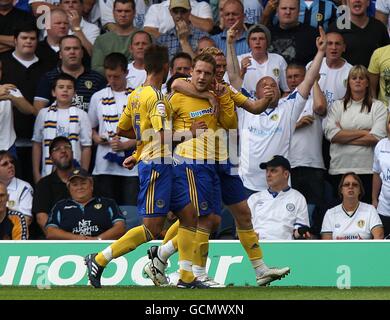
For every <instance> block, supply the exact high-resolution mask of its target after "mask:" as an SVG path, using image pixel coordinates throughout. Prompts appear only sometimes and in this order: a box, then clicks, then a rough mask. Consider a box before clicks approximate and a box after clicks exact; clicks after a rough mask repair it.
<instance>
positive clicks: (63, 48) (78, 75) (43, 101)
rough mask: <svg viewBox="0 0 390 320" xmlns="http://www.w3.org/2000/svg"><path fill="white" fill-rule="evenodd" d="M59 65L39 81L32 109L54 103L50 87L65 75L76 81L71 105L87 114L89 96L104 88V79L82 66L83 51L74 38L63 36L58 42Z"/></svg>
mask: <svg viewBox="0 0 390 320" xmlns="http://www.w3.org/2000/svg"><path fill="white" fill-rule="evenodd" d="M60 58H61V65H60V66H58V67H56V68H55V69H53V70H51V71H49V72H47V73H46V74H45V75H44V76H43V77H42V78H41V80H40V81H39V84H38V88H37V92H36V95H35V97H34V107H35V108H36V109H38V110H40V109H42V108H44V107H46V106H48V105H51V104H52V103H53V102H54V98H53V96H52V92H51V90H52V86H53V82H54V80H55V79H56V78H58V76H59V74H61V73H66V74H68V75H70V76H72V77H73V78H74V79H75V81H76V87H75V89H76V95H75V97H74V101H73V104H74V105H76V106H77V107H78V108H80V109H82V110H84V111H86V112H88V106H89V101H90V100H91V96H92V95H93V94H94V93H95V92H96V91H99V90H101V89H103V88H104V87H105V86H106V79H105V78H104V77H103V76H102V75H101V74H99V73H98V72H96V71H93V70H90V69H89V68H87V67H85V66H84V65H83V64H82V58H83V51H82V46H81V42H80V39H79V38H77V37H76V36H74V35H73V36H65V37H63V38H62V39H61V42H60Z"/></svg>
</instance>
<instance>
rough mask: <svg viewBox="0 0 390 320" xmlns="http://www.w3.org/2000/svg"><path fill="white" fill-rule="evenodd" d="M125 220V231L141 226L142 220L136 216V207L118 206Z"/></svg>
mask: <svg viewBox="0 0 390 320" xmlns="http://www.w3.org/2000/svg"><path fill="white" fill-rule="evenodd" d="M119 208H120V209H121V211H122V214H123V215H124V216H125V218H126V231H127V230H129V229H131V228H134V227H137V226H139V225H141V224H142V218H141V217H140V216H139V215H138V212H137V207H136V206H119Z"/></svg>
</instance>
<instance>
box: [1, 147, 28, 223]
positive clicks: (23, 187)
mask: <svg viewBox="0 0 390 320" xmlns="http://www.w3.org/2000/svg"><path fill="white" fill-rule="evenodd" d="M0 183H3V184H4V185H5V186H6V187H7V191H8V195H9V198H8V202H7V207H8V208H9V209H10V210H14V211H18V212H20V213H23V215H24V217H25V218H26V221H27V223H28V224H30V223H31V222H32V215H31V208H32V200H33V188H32V187H31V185H30V184H29V183H28V182H26V181H23V180H21V179H18V178H16V177H15V159H14V157H13V156H12V154H11V153H10V152H8V151H5V150H0Z"/></svg>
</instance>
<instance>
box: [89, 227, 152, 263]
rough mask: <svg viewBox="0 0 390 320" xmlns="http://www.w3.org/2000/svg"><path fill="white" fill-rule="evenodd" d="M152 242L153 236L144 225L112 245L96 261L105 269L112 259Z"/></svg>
mask: <svg viewBox="0 0 390 320" xmlns="http://www.w3.org/2000/svg"><path fill="white" fill-rule="evenodd" d="M150 240H153V235H152V233H151V232H150V231H149V230H148V229H147V228H146V227H145V226H144V225H142V226H138V227H135V228H133V229H130V230H129V231H127V232H126V234H125V235H123V236H122V237H121V238H120V239H118V240H116V241H115V242H114V243H113V244H112V245H110V246H109V248H110V249H108V248H107V249H105V250H103V252H99V253H98V255H97V256H96V258H95V260H96V262H97V263H98V264H99V265H100V266H102V267H105V266H106V265H107V264H108V263H109V262H110V261H111V260H112V259H114V258H118V257H120V256H123V255H124V254H126V253H128V252H130V251H132V250H134V249H135V248H137V247H138V246H139V245H141V244H142V243H145V242H148V241H150Z"/></svg>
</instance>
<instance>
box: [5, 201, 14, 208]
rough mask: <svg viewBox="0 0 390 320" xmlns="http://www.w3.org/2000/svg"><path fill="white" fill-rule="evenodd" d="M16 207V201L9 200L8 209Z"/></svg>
mask: <svg viewBox="0 0 390 320" xmlns="http://www.w3.org/2000/svg"><path fill="white" fill-rule="evenodd" d="M14 205H15V201H14V200H9V201H8V202H7V207H8V208H12V207H13V206H14Z"/></svg>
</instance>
